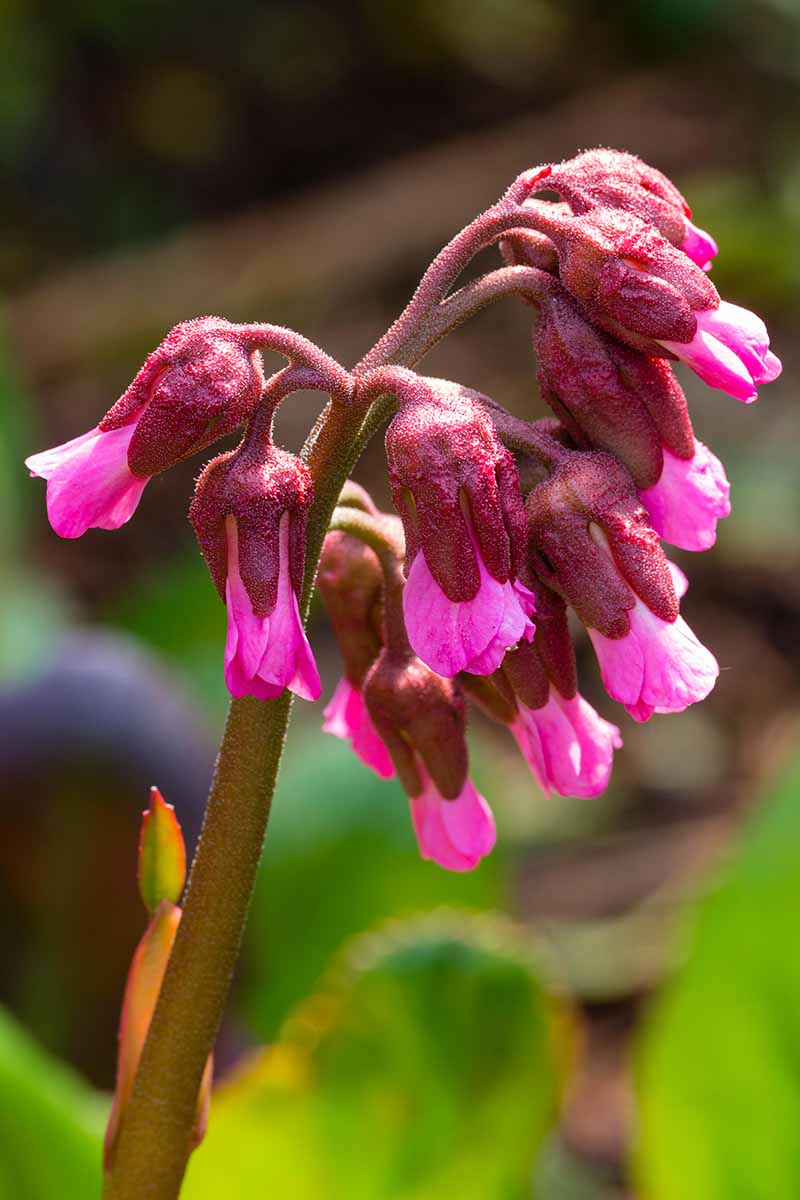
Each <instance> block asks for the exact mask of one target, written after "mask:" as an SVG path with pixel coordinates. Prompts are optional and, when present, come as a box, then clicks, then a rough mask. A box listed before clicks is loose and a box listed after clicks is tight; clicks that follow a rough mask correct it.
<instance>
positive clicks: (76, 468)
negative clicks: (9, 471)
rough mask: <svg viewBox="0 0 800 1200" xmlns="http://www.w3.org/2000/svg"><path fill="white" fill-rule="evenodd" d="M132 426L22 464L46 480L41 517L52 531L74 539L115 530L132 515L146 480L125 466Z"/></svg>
mask: <svg viewBox="0 0 800 1200" xmlns="http://www.w3.org/2000/svg"><path fill="white" fill-rule="evenodd" d="M135 428H136V424H135V422H134V423H131V424H129V425H123V427H122V428H121V429H112V430H109V431H108V432H104V431H103V430H101V429H99V428H95V429H90V430H89V432H88V433H83V434H81V435H80V437H76V438H73V439H72V441H70V442H65V443H64V445H63V446H54V447H53V448H52V449H51V450H44V451H42V453H41V454H32V455H31V456H30V458H28V459H26V462H25V465H26V466H27V467H28V469H29V470H30V472H31V474H32V475H38V476H40V477H41V478H42V479H46V480H47V481H48V482H47V515H48V517H49V519H50V524H51V525H52V527H53V529H54V530H55V532H56V533H57V534H58V535H59V536H60V537H64V538H76V537H80V536H81V535H82V534H84V533H86V530H87V529H119V527H120V526H121V525H124V524H125V522H126V521H129V520H130V518H131V517H132V516H133V514H134V512H135V511H136V507H137V505H138V503H139V501H140V499H141V496H142V492H143V491H144V489H145V486H146V484H147V480H146V479H142V478H140V477H139V476H137V475H134V474H133V473H132V472H131V470H130V469H129V467H128V446H129V444H130V440H131V438H132V437H133V433H134V430H135Z"/></svg>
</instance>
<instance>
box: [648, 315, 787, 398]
mask: <svg viewBox="0 0 800 1200" xmlns="http://www.w3.org/2000/svg"><path fill="white" fill-rule="evenodd" d="M696 316H697V330H696V333H695V335H694V337H693V338H692V339H691V340H690V341H687V342H678V341H670V340H666V339H663V338H662V339H660V340H661V345H662V346H664V347H665V349H667V350H669V351H670V352H671V353H672V354H674V355H675V356H676V358H679V359H681V360H682V361H683V362H685V363H686V364H687V366H689V367H691V369H692V370H693V371H694V372H695V374H696V375H698V376H699V377H700V378H701V379H702V380H703V382H704V383H707V384H708V385H709V386H710V387H713V388H719V389H720V391H723V392H727V394H728V395H729V396H733V397H734V398H735V399H736V400H741V401H743V402H744V403H745V404H752V402H753V401H754V400H757V399H758V393H757V391H756V387H757V386H758V385H759V384H762V383H771V382H772V381H773V379H777V378H778V376H779V375H780V373H781V370H782V366H781V360H780V359H779V358H778V357H777V355H776V354H773V353H772V351H771V350H770V348H769V334H768V333H767V327H766V325H765V324H764V322H763V321H762V320H761V318H760V317H758V316H756V314H755V313H752V312H750V311H749V310H748V309H746V308H740V307H739V305H738V304H729V303H728V301H727V300H722V301H720V304H719V306H718V307H716V308H706V309H703V310H701V311H700V312H698V313H697V314H696Z"/></svg>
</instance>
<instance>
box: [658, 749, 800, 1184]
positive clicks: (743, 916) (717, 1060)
mask: <svg viewBox="0 0 800 1200" xmlns="http://www.w3.org/2000/svg"><path fill="white" fill-rule="evenodd" d="M799 926H800V762H798V763H796V764H795V766H794V768H793V769H792V770H791V771H790V773H789V774H788V775H787V777H786V778H785V779H784V781H783V783H782V785H781V786H780V787H779V788H778V789H777V791H776V794H775V795H774V796H773V797H772V799H771V801H770V803H769V804H768V805H766V806H765V808H764V809H763V810H762V811H760V812H759V813H758V814H757V816H756V817H755V819H754V820H752V821H751V823H750V825H749V827H748V829H747V830H746V832H745V835H744V837H743V840H742V844H741V847H740V849H739V852H738V854H737V856H736V859H735V861H734V862H733V863H732V864H731V866H730V867H729V868H728V870H727V871H726V872H725V873H724V875H723V877H722V879H721V880H720V881H719V882H718V884H717V886H716V887H715V888H714V889H713V890H712V892H711V893H710V894H709V895H708V896H707V897H706V899H705V900H704V901H703V902H702V904H701V906H700V909H699V913H698V916H697V921H696V927H695V929H694V935H693V939H692V944H691V950H690V953H689V957H688V960H687V962H686V964H685V966H684V968H683V969H682V970H681V972H680V973H679V975H678V977H677V978H676V979H675V980H674V982H673V984H672V985H671V986H670V987H669V988H668V989H667V991H666V994H665V995H664V996H663V998H662V1000H661V1002H660V1003H659V1004H658V1005H657V1007H656V1010H655V1012H654V1014H653V1016H652V1019H651V1021H650V1022H649V1025H648V1026H647V1027H646V1029H645V1032H644V1036H643V1040H642V1043H641V1045H640V1047H639V1050H640V1053H639V1064H638V1065H639V1071H638V1084H639V1096H640V1103H641V1141H640V1146H639V1150H638V1171H639V1176H640V1179H641V1181H642V1194H644V1195H646V1196H647V1197H648V1200H755V1198H756V1197H757V1198H758V1200H786V1198H787V1197H789V1196H798V1195H800V1149H799V1148H798V1147H799V1146H800V1142H798V1129H800V954H798V953H797V936H798V934H797V931H798V927H799Z"/></svg>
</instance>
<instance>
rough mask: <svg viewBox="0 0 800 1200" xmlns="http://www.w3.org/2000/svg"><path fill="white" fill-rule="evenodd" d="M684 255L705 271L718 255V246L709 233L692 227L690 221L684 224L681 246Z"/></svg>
mask: <svg viewBox="0 0 800 1200" xmlns="http://www.w3.org/2000/svg"><path fill="white" fill-rule="evenodd" d="M681 250H683V252H684V254H688V255H689V258H691V259H692V260H693V261H694V262H696V263H697V265H698V267H702V268H703V270H704V271H707V270H709V269H710V267H711V259H712V258H714V257H715V255H716V254H718V253H719V246H718V245H717V243H716V242H715V240H714V238H713V237H712V236H711V234H710V233H707V232H706V230H705V229H701V228H700V227H699V226H698V225H694V224H693V223H692V222H691V221H687V222H686V237H685V238H684V241H683V245H682V246H681Z"/></svg>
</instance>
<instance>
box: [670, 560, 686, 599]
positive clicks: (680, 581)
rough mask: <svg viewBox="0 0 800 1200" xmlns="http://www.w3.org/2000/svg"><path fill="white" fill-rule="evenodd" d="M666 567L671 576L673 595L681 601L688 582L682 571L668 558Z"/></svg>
mask: <svg viewBox="0 0 800 1200" xmlns="http://www.w3.org/2000/svg"><path fill="white" fill-rule="evenodd" d="M667 566H668V567H669V573H670V575H671V576H672V586H673V587H674V588H675V594H676V595H677V597H678V599H679V600H682V599H683V597H684V596H685V595H686V593H687V592H688V590H689V580H688V579H687V578H686V572H685V571H682V570H681V569H680V567H679V566H678V564H677V563H674V562H672V560H671V559H669V558H668V559H667Z"/></svg>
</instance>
